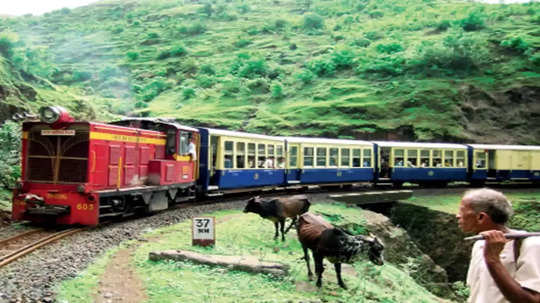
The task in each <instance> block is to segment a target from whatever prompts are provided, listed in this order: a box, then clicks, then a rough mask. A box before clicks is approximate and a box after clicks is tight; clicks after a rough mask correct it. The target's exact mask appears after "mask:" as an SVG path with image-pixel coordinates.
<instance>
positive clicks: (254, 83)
mask: <svg viewBox="0 0 540 303" xmlns="http://www.w3.org/2000/svg"><path fill="white" fill-rule="evenodd" d="M247 87H248V88H249V91H250V92H251V93H253V94H267V93H269V92H270V85H269V84H268V81H266V79H264V78H256V79H253V80H249V81H247Z"/></svg>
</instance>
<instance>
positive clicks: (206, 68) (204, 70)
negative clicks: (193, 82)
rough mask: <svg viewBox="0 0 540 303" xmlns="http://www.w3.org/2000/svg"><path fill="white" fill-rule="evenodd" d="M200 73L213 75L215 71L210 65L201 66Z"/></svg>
mask: <svg viewBox="0 0 540 303" xmlns="http://www.w3.org/2000/svg"><path fill="white" fill-rule="evenodd" d="M201 73H203V74H206V75H215V74H216V70H215V69H214V66H213V65H212V64H203V65H201Z"/></svg>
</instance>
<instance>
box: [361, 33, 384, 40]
mask: <svg viewBox="0 0 540 303" xmlns="http://www.w3.org/2000/svg"><path fill="white" fill-rule="evenodd" d="M364 37H366V39H369V40H371V41H376V40H380V39H382V38H384V34H383V33H381V32H378V31H369V32H366V33H365V34H364Z"/></svg>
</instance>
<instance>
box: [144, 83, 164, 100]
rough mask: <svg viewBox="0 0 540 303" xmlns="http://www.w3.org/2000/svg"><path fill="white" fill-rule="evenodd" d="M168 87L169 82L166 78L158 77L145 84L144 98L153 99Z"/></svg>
mask: <svg viewBox="0 0 540 303" xmlns="http://www.w3.org/2000/svg"><path fill="white" fill-rule="evenodd" d="M168 88H169V84H168V83H167V82H166V81H165V80H164V79H156V80H154V81H152V82H150V83H148V84H146V85H145V86H143V88H142V90H141V94H142V100H143V101H146V102H148V101H151V100H152V99H154V98H155V97H157V96H158V95H159V94H161V93H162V92H163V91H164V90H166V89H168Z"/></svg>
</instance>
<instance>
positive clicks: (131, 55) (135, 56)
mask: <svg viewBox="0 0 540 303" xmlns="http://www.w3.org/2000/svg"><path fill="white" fill-rule="evenodd" d="M126 57H128V59H129V60H131V61H135V60H137V59H138V58H139V53H138V52H127V53H126Z"/></svg>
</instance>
